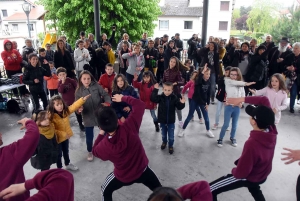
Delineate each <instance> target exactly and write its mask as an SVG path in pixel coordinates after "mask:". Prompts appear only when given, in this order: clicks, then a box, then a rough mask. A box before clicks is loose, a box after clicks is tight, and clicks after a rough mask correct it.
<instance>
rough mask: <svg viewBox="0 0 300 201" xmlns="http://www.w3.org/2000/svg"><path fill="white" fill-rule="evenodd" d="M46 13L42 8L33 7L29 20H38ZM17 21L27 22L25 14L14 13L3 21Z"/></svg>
mask: <svg viewBox="0 0 300 201" xmlns="http://www.w3.org/2000/svg"><path fill="white" fill-rule="evenodd" d="M46 12H47V11H46V10H45V9H44V6H40V5H39V6H35V7H32V8H31V12H30V13H29V20H39V19H40V18H41V17H42V16H44V15H45V13H46ZM19 20H27V16H26V14H25V12H19V13H14V14H12V15H10V16H8V17H6V18H4V19H3V21H19Z"/></svg>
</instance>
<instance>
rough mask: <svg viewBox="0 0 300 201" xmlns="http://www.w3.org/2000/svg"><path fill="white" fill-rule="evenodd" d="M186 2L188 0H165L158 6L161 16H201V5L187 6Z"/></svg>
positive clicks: (187, 2)
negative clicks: (163, 3)
mask: <svg viewBox="0 0 300 201" xmlns="http://www.w3.org/2000/svg"><path fill="white" fill-rule="evenodd" d="M199 1H200V0H199ZM188 4H189V1H188V0H165V5H164V6H161V7H160V8H161V11H162V16H190V17H202V15H203V8H202V7H189V6H188Z"/></svg>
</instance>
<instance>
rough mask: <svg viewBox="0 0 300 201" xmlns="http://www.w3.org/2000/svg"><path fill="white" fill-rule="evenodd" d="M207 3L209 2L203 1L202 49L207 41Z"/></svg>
mask: <svg viewBox="0 0 300 201" xmlns="http://www.w3.org/2000/svg"><path fill="white" fill-rule="evenodd" d="M208 2H209V0H203V16H202V36H201V37H202V41H201V44H202V47H204V46H205V45H206V41H207V40H206V39H207V22H208Z"/></svg>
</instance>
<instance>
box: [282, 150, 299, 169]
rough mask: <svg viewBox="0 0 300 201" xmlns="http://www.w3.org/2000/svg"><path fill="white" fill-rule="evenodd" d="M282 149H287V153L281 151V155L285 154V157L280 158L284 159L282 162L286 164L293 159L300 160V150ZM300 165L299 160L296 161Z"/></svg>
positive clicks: (293, 160)
mask: <svg viewBox="0 0 300 201" xmlns="http://www.w3.org/2000/svg"><path fill="white" fill-rule="evenodd" d="M283 149H284V150H286V151H288V152H287V153H281V155H285V156H286V157H285V158H282V159H281V160H282V161H286V162H285V163H284V164H286V165H288V164H291V163H293V162H295V161H300V150H293V149H288V148H283ZM298 164H299V165H300V162H298Z"/></svg>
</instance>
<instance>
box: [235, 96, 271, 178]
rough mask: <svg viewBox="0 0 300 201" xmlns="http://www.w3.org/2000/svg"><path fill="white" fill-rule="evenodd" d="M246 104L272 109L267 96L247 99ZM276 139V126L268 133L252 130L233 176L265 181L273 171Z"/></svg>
mask: <svg viewBox="0 0 300 201" xmlns="http://www.w3.org/2000/svg"><path fill="white" fill-rule="evenodd" d="M245 103H250V104H253V105H264V106H267V107H270V108H271V105H270V102H269V100H268V98H267V97H265V96H260V97H258V96H256V97H254V96H252V97H246V98H245ZM276 138H277V129H276V126H275V125H273V126H270V127H269V129H268V131H267V132H264V131H255V130H252V131H251V132H250V137H249V138H248V140H247V141H246V142H245V145H244V149H243V153H242V155H241V157H240V158H239V159H238V160H237V161H236V162H235V164H236V165H237V166H236V167H235V168H233V169H232V171H231V172H232V174H233V176H234V177H235V178H237V179H247V180H248V181H251V182H261V181H263V180H265V179H266V178H267V177H268V176H269V174H270V173H271V171H272V161H273V157H274V151H275V146H276Z"/></svg>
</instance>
